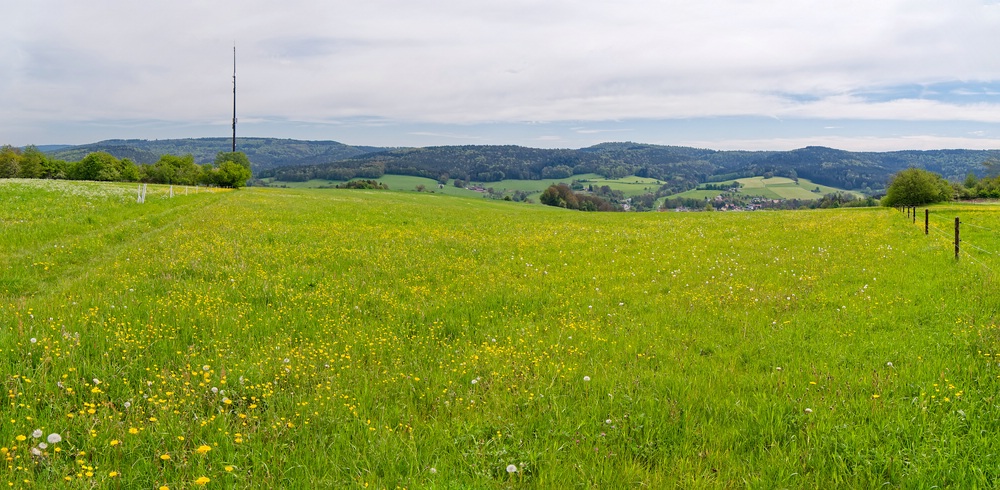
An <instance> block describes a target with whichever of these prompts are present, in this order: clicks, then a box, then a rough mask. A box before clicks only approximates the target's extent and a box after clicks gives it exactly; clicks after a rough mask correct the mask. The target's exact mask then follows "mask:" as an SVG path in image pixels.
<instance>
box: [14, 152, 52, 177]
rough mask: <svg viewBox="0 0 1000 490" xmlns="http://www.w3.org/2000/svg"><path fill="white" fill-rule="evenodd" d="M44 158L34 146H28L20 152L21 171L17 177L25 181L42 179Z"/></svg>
mask: <svg viewBox="0 0 1000 490" xmlns="http://www.w3.org/2000/svg"><path fill="white" fill-rule="evenodd" d="M46 159H47V158H46V156H45V154H44V153H42V151H41V150H39V149H38V148H37V147H35V146H34V145H29V146H27V147H25V148H24V150H23V151H22V152H21V170H20V172H19V174H18V176H19V177H22V178H25V179H37V178H40V177H42V169H43V166H44V164H45V160H46Z"/></svg>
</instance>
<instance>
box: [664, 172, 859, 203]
mask: <svg viewBox="0 0 1000 490" xmlns="http://www.w3.org/2000/svg"><path fill="white" fill-rule="evenodd" d="M733 182H739V183H740V184H741V185H742V187H740V194H743V195H746V196H755V197H763V198H766V199H799V200H803V201H811V200H816V199H821V198H822V197H823V196H824V195H826V194H831V193H834V192H850V191H844V190H843V189H837V188H836V187H829V186H825V185H819V184H816V183H814V182H812V181H810V180H809V179H801V178H800V179H798V180H797V181H795V180H792V179H789V178H786V177H772V178H764V177H747V178H743V179H736V180H730V181H725V182H708V183H709V184H726V183H733ZM816 189H819V192H816ZM722 192H723V191H717V190H705V189H692V190H689V191H686V192H681V193H679V194H675V195H672V196H670V197H687V198H694V199H703V198H706V197H707V198H709V199H711V198H714V197H715V196H718V195H719V194H722ZM853 194H855V195H856V196H858V197H862V196H861V195H860V194H858V193H853Z"/></svg>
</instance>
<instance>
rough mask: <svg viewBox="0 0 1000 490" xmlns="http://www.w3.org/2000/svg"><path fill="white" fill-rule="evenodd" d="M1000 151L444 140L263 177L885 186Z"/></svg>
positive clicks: (957, 169)
mask: <svg viewBox="0 0 1000 490" xmlns="http://www.w3.org/2000/svg"><path fill="white" fill-rule="evenodd" d="M997 157H1000V151H984V150H930V151H915V150H914V151H896V152H881V153H876V152H849V151H843V150H835V149H832V148H825V147H817V146H811V147H806V148H802V149H798V150H792V151H716V150H708V149H698V148H689V147H679V146H660V145H648V144H641V143H602V144H599V145H595V146H591V147H588V148H581V149H579V150H566V149H558V150H543V149H537V148H526V147H521V146H438V147H427V148H401V149H394V150H386V151H381V152H378V153H371V154H366V155H360V156H356V157H353V158H348V159H345V160H341V161H337V162H330V163H326V164H321V165H306V166H293V167H281V168H274V169H272V170H270V171H266V172H262V173H260V174H259V175H260V176H261V177H275V178H277V179H278V180H284V181H304V180H309V179H331V180H337V179H347V178H351V177H366V178H378V177H380V176H381V175H382V174H384V173H388V174H403V175H417V176H422V177H430V178H441V177H444V176H445V175H447V176H448V177H450V178H453V179H462V180H466V181H475V182H494V181H497V180H502V179H505V178H506V179H549V178H568V177H570V176H572V175H574V174H583V173H598V174H601V175H604V176H606V177H608V178H618V177H624V176H627V175H637V176H640V177H652V178H656V179H659V180H662V181H664V182H666V183H667V185H669V186H670V187H671V188H674V189H676V190H684V189H688V188H691V187H694V184H696V183H698V182H706V181H711V180H726V179H732V178H738V177H750V176H755V175H767V174H773V175H776V176H785V177H802V178H807V179H809V180H812V181H813V182H816V183H819V184H823V185H829V186H832V187H840V188H844V189H859V190H865V189H868V190H873V191H877V190H879V189H883V188H885V186H886V183H887V182H888V180H889V177H891V176H892V175H893V174H894V173H896V172H898V171H899V170H902V169H905V168H907V167H911V166H915V167H919V168H924V169H927V170H931V171H933V172H937V173H940V174H941V175H943V176H945V177H946V178H948V179H951V180H961V179H963V178H964V177H965V176H966V175H967V174H968V173H970V172H971V173H975V174H976V175H978V176H982V175H984V173H985V171H986V168H985V167H984V166H983V162H984V161H986V160H989V159H991V158H997Z"/></svg>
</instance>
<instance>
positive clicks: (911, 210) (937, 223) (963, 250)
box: [900, 206, 1000, 276]
mask: <svg viewBox="0 0 1000 490" xmlns="http://www.w3.org/2000/svg"><path fill="white" fill-rule="evenodd" d="M900 211H902V212H904V213H906V217H907V219H912V221H913V223H916V221H917V208H916V207H915V206H906V207H902V208H900ZM931 218H932V213H931V212H930V209H927V208H925V209H924V222H923V226H924V234H925V235H930V232H931V231H934V233H935V234H936V235H940V236H941V237H943V238H944V239H945V240H947V241H949V242H951V243H954V245H955V260H956V261H958V260H959V258H960V257H961V256H962V255H965V256H966V257H968V258H969V259H970V260H972V261H973V262H975V263H977V264H979V265H981V266H983V268H984V269H986V270H987V271H988V272H990V274H991V275H994V276H995V275H996V271H994V270H993V268H992V267H990V266H989V265H988V264H986V263H985V262H983V261H982V260H980V259H979V258H978V257H976V256H975V255H973V254H972V253H971V252H970V251H969V248H971V249H972V250H975V251H977V252H981V253H984V254H986V255H989V256H998V255H1000V252H997V251H991V250H987V249H985V248H983V247H980V246H979V245H976V244H975V243H972V242H969V241H967V240H965V239H963V238H962V237H961V228H962V227H963V226H968V227H971V228H975V229H978V230H984V231H987V232H992V233H997V231H996V230H994V229H993V228H989V227H986V226H982V225H977V224H974V223H968V222H966V221H963V220H961V219H960V218H958V217H956V218H955V219H954V224H955V225H954V226H955V227H954V236H952V234H951V233H949V232H948V231H949V230H948V228H942V227H941V224H943V223H948V224H950V223H951V222H952V221H951V220H950V219H948V218H939V217H938V216H937V215H934V216H933V218H934V223H933V224H932V223H931ZM949 228H950V226H949Z"/></svg>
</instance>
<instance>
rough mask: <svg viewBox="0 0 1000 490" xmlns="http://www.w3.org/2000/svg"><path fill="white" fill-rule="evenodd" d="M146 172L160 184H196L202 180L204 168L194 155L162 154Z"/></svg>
mask: <svg viewBox="0 0 1000 490" xmlns="http://www.w3.org/2000/svg"><path fill="white" fill-rule="evenodd" d="M146 174H147V177H148V178H149V180H150V181H152V182H156V183H160V184H181V185H194V184H197V183H198V182H200V181H201V180H202V169H201V167H200V166H198V165H197V164H195V163H194V156H192V155H184V156H182V157H179V156H176V155H169V154H168V155H161V156H160V159H159V160H157V161H156V163H155V164H153V166H152V167H150V168H148V169H146Z"/></svg>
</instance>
